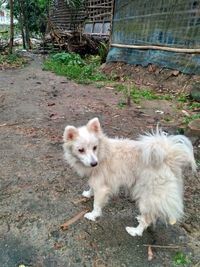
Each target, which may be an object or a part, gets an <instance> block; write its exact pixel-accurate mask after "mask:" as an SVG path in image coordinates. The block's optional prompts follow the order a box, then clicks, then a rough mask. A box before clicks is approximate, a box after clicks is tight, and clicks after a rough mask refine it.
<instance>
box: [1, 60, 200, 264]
mask: <svg viewBox="0 0 200 267" xmlns="http://www.w3.org/2000/svg"><path fill="white" fill-rule="evenodd" d="M41 62H42V60H41V59H40V58H35V59H34V60H33V61H32V62H31V64H30V65H28V66H27V67H25V68H23V69H15V70H4V71H1V72H0V112H1V113H0V114H1V115H0V133H1V135H0V142H1V153H0V160H1V168H0V266H1V267H15V266H17V267H18V266H20V264H22V265H24V266H26V267H29V266H32V267H43V266H45V267H68V266H71V267H90V266H91V267H105V266H107V267H147V266H156V267H157V266H158V267H162V266H166V267H170V266H173V258H174V256H175V254H176V252H178V251H182V252H184V254H185V255H187V257H188V258H190V259H191V261H192V263H191V264H189V265H191V266H199V265H195V264H197V263H198V262H199V261H200V241H199V240H200V232H199V229H200V183H199V174H198V175H196V176H192V175H191V174H188V175H186V177H185V218H184V219H183V223H181V224H179V225H174V226H167V227H166V226H165V225H163V224H161V223H158V225H157V227H156V228H155V229H154V228H150V229H149V230H148V231H146V232H145V233H144V235H143V237H134V238H133V237H131V236H129V235H128V234H127V232H126V231H125V226H131V225H135V224H136V220H135V216H136V215H137V209H136V207H135V203H133V202H131V201H130V199H129V198H128V197H127V196H125V195H124V194H123V192H122V193H121V194H120V196H118V197H116V198H114V199H113V200H112V201H111V202H110V204H109V205H108V206H107V207H106V208H105V211H104V216H103V217H102V218H100V219H99V220H98V221H97V222H90V221H87V220H86V219H84V218H81V219H80V220H78V221H77V222H75V223H73V224H72V225H71V226H69V228H68V229H67V230H65V231H63V230H62V229H61V227H60V226H61V224H63V223H64V222H65V221H67V220H69V219H70V218H72V217H73V216H74V215H76V214H79V213H80V212H82V211H83V210H85V209H91V207H92V201H89V202H87V203H81V202H79V200H80V199H81V192H82V191H83V190H84V189H85V188H86V184H87V180H86V179H85V178H84V179H80V178H79V177H78V176H77V175H76V174H75V173H74V172H73V171H72V170H71V169H70V168H69V167H68V166H67V164H66V163H65V162H64V160H63V151H62V134H63V130H64V127H65V126H66V125H67V124H72V125H77V126H79V125H82V124H85V123H86V122H87V121H88V120H89V119H91V118H92V117H95V116H98V117H99V119H100V121H101V123H102V127H103V129H104V130H105V132H106V133H107V134H108V135H110V136H112V137H114V136H120V137H129V138H135V137H137V136H138V134H139V133H142V132H144V131H146V130H148V129H149V128H152V126H155V125H156V124H157V122H158V121H160V122H161V125H162V126H163V128H164V129H165V130H167V131H169V132H172V133H175V132H176V131H177V129H178V127H179V126H180V125H179V124H180V121H179V120H180V117H181V115H180V113H178V112H177V111H176V110H175V107H174V106H173V104H172V103H169V102H168V101H166V100H162V101H161V102H160V101H157V100H156V101H146V102H145V103H143V105H142V106H140V107H138V105H134V104H132V105H131V107H125V108H123V109H121V108H119V107H118V102H119V101H120V99H121V97H122V95H121V93H117V92H116V91H115V90H113V89H112V87H107V88H101V89H98V88H95V87H93V86H82V85H78V84H76V83H74V82H71V81H68V80H66V79H65V78H64V77H59V76H56V75H55V74H53V73H50V72H44V71H42V66H41ZM157 110H162V111H164V114H167V116H170V118H173V120H172V119H171V120H170V122H169V121H168V122H167V120H163V116H164V115H163V114H160V113H159V112H156V111H157ZM191 138H192V140H193V142H195V146H196V145H197V144H199V143H198V139H197V138H193V137H191ZM196 150H197V149H196V148H195V151H196ZM145 244H153V245H160V246H161V247H159V248H152V249H153V254H154V258H153V260H152V261H151V262H148V260H147V247H146V246H145ZM172 245H175V246H177V248H173V246H172ZM162 246H170V247H169V248H164V247H162Z"/></svg>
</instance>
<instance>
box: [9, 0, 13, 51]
mask: <svg viewBox="0 0 200 267" xmlns="http://www.w3.org/2000/svg"><path fill="white" fill-rule="evenodd" d="M13 40H14V14H13V0H10V43H9V53H10V54H12V52H13Z"/></svg>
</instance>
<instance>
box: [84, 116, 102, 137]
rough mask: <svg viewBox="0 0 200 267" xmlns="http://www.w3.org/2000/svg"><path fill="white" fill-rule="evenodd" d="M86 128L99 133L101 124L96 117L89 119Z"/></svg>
mask: <svg viewBox="0 0 200 267" xmlns="http://www.w3.org/2000/svg"><path fill="white" fill-rule="evenodd" d="M87 129H88V131H90V132H93V133H95V134H99V133H101V125H100V122H99V119H98V118H93V119H91V120H90V121H89V122H88V124H87Z"/></svg>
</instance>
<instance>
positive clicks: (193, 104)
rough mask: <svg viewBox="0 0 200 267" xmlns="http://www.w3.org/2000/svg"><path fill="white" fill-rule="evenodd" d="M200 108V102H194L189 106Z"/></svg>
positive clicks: (189, 107)
mask: <svg viewBox="0 0 200 267" xmlns="http://www.w3.org/2000/svg"><path fill="white" fill-rule="evenodd" d="M196 108H200V103H192V104H190V105H189V106H188V109H196Z"/></svg>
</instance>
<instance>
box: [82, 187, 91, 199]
mask: <svg viewBox="0 0 200 267" xmlns="http://www.w3.org/2000/svg"><path fill="white" fill-rule="evenodd" d="M82 196H83V197H87V198H91V197H92V196H94V192H93V189H92V188H91V187H90V189H89V190H84V191H83V193H82Z"/></svg>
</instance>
